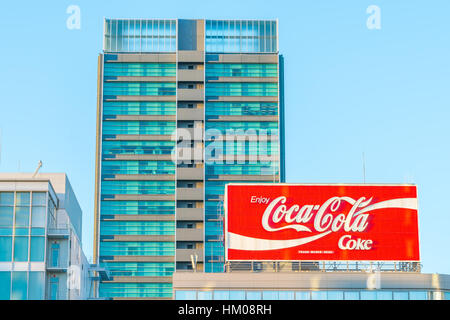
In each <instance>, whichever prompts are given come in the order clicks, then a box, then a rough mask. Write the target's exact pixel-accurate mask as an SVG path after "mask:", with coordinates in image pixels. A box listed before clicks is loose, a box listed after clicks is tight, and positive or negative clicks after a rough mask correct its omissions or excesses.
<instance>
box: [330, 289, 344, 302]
mask: <svg viewBox="0 0 450 320" xmlns="http://www.w3.org/2000/svg"><path fill="white" fill-rule="evenodd" d="M328 300H344V292H342V291H329V292H328Z"/></svg>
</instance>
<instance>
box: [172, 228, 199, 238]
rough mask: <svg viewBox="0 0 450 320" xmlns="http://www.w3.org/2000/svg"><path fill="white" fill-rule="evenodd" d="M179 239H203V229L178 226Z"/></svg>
mask: <svg viewBox="0 0 450 320" xmlns="http://www.w3.org/2000/svg"><path fill="white" fill-rule="evenodd" d="M176 232H177V237H176V238H177V241H203V229H188V228H177V231H176Z"/></svg>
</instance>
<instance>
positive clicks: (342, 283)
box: [173, 270, 450, 300]
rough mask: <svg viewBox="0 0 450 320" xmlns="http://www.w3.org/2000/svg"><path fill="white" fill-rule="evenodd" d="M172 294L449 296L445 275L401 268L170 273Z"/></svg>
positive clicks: (336, 297) (266, 297) (224, 296)
mask: <svg viewBox="0 0 450 320" xmlns="http://www.w3.org/2000/svg"><path fill="white" fill-rule="evenodd" d="M173 278H174V283H173V286H174V297H175V299H177V300H450V275H445V274H426V273H418V272H401V271H390V272H387V271H382V272H377V271H368V270H360V271H358V272H345V271H344V272H336V271H332V272H325V271H309V272H308V271H298V272H292V271H291V272H229V273H221V274H218V273H215V274H212V273H210V274H208V273H195V272H191V273H189V275H186V274H185V272H176V273H175V274H174V277H173Z"/></svg>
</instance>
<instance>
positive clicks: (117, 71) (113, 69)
mask: <svg viewBox="0 0 450 320" xmlns="http://www.w3.org/2000/svg"><path fill="white" fill-rule="evenodd" d="M176 70H177V69H176V65H175V63H147V62H114V63H112V62H105V64H104V75H105V78H108V77H111V76H127V77H175V76H176Z"/></svg>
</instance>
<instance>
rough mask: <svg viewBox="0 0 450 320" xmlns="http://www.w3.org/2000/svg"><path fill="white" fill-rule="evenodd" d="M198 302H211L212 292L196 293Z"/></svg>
mask: <svg viewBox="0 0 450 320" xmlns="http://www.w3.org/2000/svg"><path fill="white" fill-rule="evenodd" d="M197 299H198V300H212V291H199V292H197Z"/></svg>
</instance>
